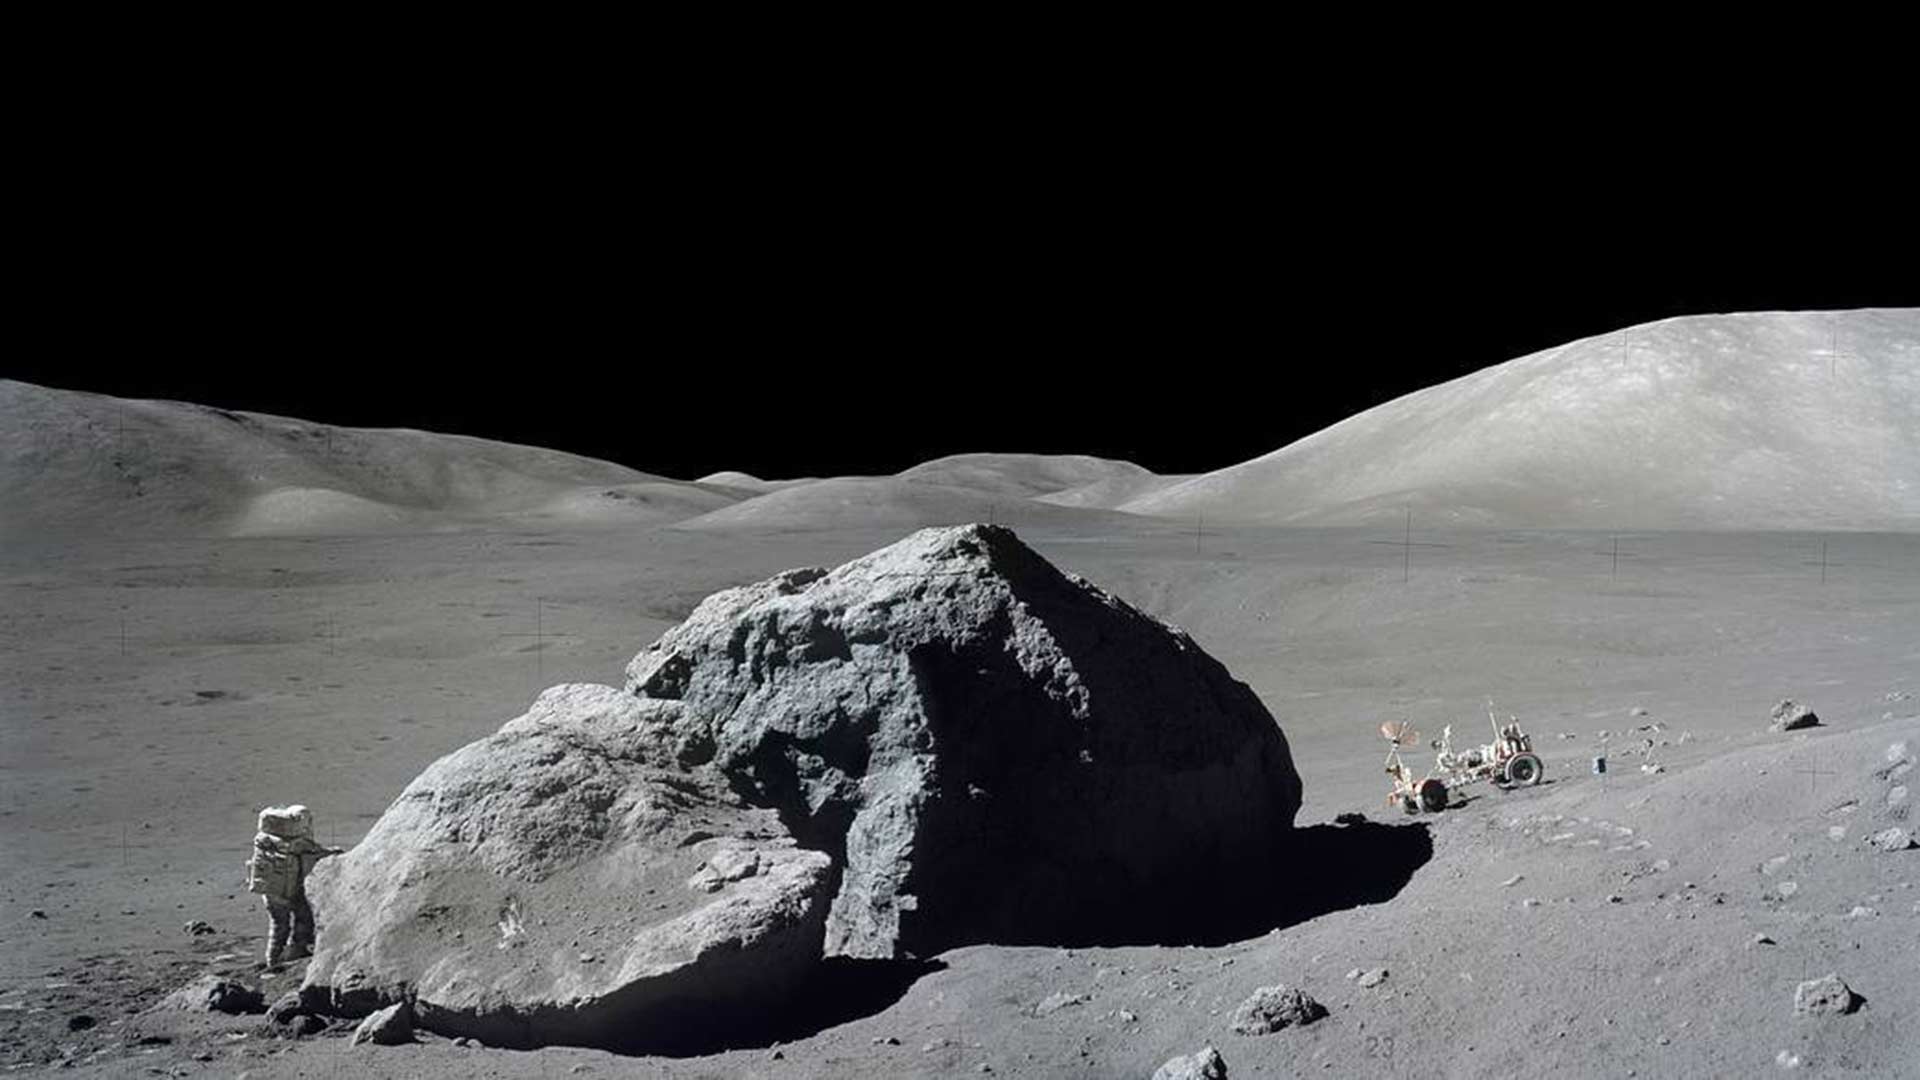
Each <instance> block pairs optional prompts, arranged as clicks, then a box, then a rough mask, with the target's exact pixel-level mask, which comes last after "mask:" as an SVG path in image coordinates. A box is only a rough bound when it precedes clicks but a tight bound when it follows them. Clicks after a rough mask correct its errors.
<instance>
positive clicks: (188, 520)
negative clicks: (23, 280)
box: [0, 380, 744, 536]
mask: <svg viewBox="0 0 1920 1080" xmlns="http://www.w3.org/2000/svg"><path fill="white" fill-rule="evenodd" d="M743 494H744V493H742V492H733V491H728V490H726V489H724V488H720V487H714V486H703V485H698V484H689V483H685V482H681V481H675V480H668V479H664V478H661V477H657V476H650V475H648V474H646V473H641V472H636V471H634V470H632V469H628V468H625V467H623V466H620V465H614V464H611V463H608V462H604V461H596V460H593V459H591V458H584V457H578V456H575V455H573V454H565V453H560V452H558V451H553V450H542V449H538V448H536V447H530V446H516V445H513V444H510V443H501V442H493V441H490V440H487V439H476V438H469V437H466V436H461V435H440V434H434V433H431V432H425V431H412V430H368V429H360V428H340V427H330V426H327V425H324V424H314V423H308V422H306V421H303V420H292V419H287V418H284V417H278V416H266V415H262V414H257V413H244V412H228V411H225V410H222V409H213V408H207V407H205V406H200V405H190V404H185V403H181V402H173V401H132V400H125V399H121V398H114V397H107V396H104V395H100V394H88V393H79V392H74V391H67V390H54V389H48V388H45V387H40V386H34V385H31V384H28V383H21V382H13V381H7V380H0V535H22V534H27V533H34V532H48V533H64V532H75V531H78V532H88V531H94V532H108V533H115V532H117V533H121V534H124V535H130V536H147V535H179V534H199V535H259V534H275V533H315V532H320V533H324V532H358V531H369V530H372V531H386V530H407V529H419V528H435V527H444V526H448V525H459V524H462V523H469V522H475V521H482V520H498V519H501V518H503V517H506V518H514V519H522V520H525V521H528V522H533V523H538V522H565V521H637V522H659V521H675V520H679V519H681V518H686V517H692V516H695V515H698V514H702V513H706V512H707V511H710V510H714V509H717V508H718V507H721V506H725V505H727V504H729V503H731V502H733V501H735V500H737V499H739V498H741V497H742V496H743Z"/></svg>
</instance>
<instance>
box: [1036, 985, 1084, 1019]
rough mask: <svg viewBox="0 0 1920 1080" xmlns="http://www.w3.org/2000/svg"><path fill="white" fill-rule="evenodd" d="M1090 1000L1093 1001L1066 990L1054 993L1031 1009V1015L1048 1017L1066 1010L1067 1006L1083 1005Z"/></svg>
mask: <svg viewBox="0 0 1920 1080" xmlns="http://www.w3.org/2000/svg"><path fill="white" fill-rule="evenodd" d="M1092 1000H1093V999H1092V998H1090V997H1088V996H1087V995H1085V994H1075V993H1070V992H1068V991H1066V990H1061V991H1057V992H1055V993H1052V994H1048V995H1047V996H1046V997H1045V998H1044V999H1042V1000H1041V1002H1040V1003H1039V1004H1038V1005H1035V1006H1034V1007H1033V1015H1035V1016H1049V1015H1052V1014H1053V1013H1057V1012H1059V1011H1060V1010H1061V1009H1064V1008H1067V1007H1068V1006H1072V1005H1085V1004H1086V1003H1087V1002H1089V1001H1092Z"/></svg>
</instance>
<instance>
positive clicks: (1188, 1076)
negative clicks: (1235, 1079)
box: [1153, 1046, 1227, 1080]
mask: <svg viewBox="0 0 1920 1080" xmlns="http://www.w3.org/2000/svg"><path fill="white" fill-rule="evenodd" d="M1153 1080H1227V1062H1226V1059H1224V1058H1222V1057H1221V1056H1220V1051H1218V1050H1215V1049H1214V1048H1213V1047H1211V1046H1209V1047H1205V1048H1203V1049H1201V1050H1200V1051H1198V1052H1197V1053H1192V1054H1188V1055H1186V1056H1185V1057H1176V1058H1168V1059H1167V1063H1166V1064H1165V1065H1162V1066H1160V1067H1159V1068H1158V1069H1155V1070H1154V1071H1153Z"/></svg>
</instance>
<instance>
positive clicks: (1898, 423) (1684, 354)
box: [1118, 308, 1920, 530]
mask: <svg viewBox="0 0 1920 1080" xmlns="http://www.w3.org/2000/svg"><path fill="white" fill-rule="evenodd" d="M1118 508H1119V509H1122V510H1126V511H1129V512H1133V513H1142V514H1154V515H1163V516H1170V517H1181V518H1191V517H1196V516H1204V517H1205V518H1206V519H1207V520H1209V521H1221V522H1228V521H1238V522H1247V523H1260V524H1274V525H1279V524H1301V525H1342V524H1360V523H1365V522H1371V521H1381V520H1386V519H1395V518H1398V517H1399V516H1400V515H1401V514H1402V513H1404V512H1405V511H1407V510H1409V509H1411V510H1412V512H1413V514H1414V517H1415V519H1416V521H1423V522H1427V523H1430V524H1438V525H1453V526H1490V527H1541V528H1551V527H1558V528H1634V529H1862V530H1867V529H1891V530H1911V529H1920V309H1911V308H1903V309H1889V310H1864V311H1845V312H1805V313H1787V312H1766V313H1752V314H1738V315H1701V316H1688V317H1684V318H1676V319H1668V320H1665V321H1663V322H1657V323H1651V324H1648V325H1645V326H1638V327H1633V328H1630V329H1627V330H1623V331H1620V332H1617V333H1613V334H1606V335H1602V336H1600V337H1593V338H1587V339H1584V340H1580V341H1574V342H1570V343H1568V344H1566V345H1562V346H1559V347H1558V348H1553V349H1548V350H1546V351H1544V352H1539V353H1534V354H1533V355H1531V356H1523V357H1520V358H1519V359H1517V360H1510V361H1508V362H1506V363H1504V364H1499V365H1496V366H1494V367H1490V368H1486V369H1485V370H1482V371H1477V372H1475V373H1473V374H1471V375H1468V376H1465V377H1463V378H1459V379H1455V380H1453V381H1451V382H1447V383H1443V384H1441V385H1439V386H1433V387H1429V388H1427V389H1425V390H1421V391H1418V392H1417V393H1413V394H1408V395H1406V396H1405V397H1402V398H1398V399H1396V400H1394V401H1390V402H1387V403H1386V404H1384V405H1380V406H1378V407H1376V408H1373V409H1369V410H1367V411H1366V412H1363V413H1360V414H1359V415H1357V416H1354V417H1351V418H1349V419H1347V420H1344V421H1342V422H1340V423H1338V424H1335V425H1333V426H1332V427H1330V428H1327V429H1326V430H1324V431H1320V432H1317V433H1315V434H1313V435H1310V436H1308V437H1307V438H1304V439H1301V440H1299V441H1298V442H1295V443H1293V444H1291V445H1289V446H1286V447H1284V448H1282V449H1279V450H1276V451H1274V452H1273V453H1271V454H1267V455H1266V456H1264V457H1260V458H1256V459H1254V460H1252V461H1248V462H1244V463H1242V464H1240V465H1235V466H1233V467H1231V468H1227V469H1221V470H1219V471H1217V472H1212V473H1208V474H1206V475H1203V476H1199V477H1195V478H1192V479H1190V480H1186V481H1184V482H1182V483H1178V484H1173V485H1171V486H1168V487H1165V488H1162V489H1159V490H1155V491H1150V492H1148V493H1146V494H1144V495H1142V496H1139V497H1137V498H1133V499H1130V500H1128V501H1125V502H1122V503H1120V504H1119V507H1118Z"/></svg>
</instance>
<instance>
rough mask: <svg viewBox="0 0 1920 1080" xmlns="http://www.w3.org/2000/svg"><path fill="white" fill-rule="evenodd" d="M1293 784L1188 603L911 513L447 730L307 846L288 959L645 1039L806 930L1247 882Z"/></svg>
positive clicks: (483, 1029) (473, 1021) (437, 1017)
mask: <svg viewBox="0 0 1920 1080" xmlns="http://www.w3.org/2000/svg"><path fill="white" fill-rule="evenodd" d="M1300 794H1301V791H1300V780H1299V777H1298V775H1297V774H1296V773H1295V771H1294V768H1293V764H1292V760H1291V757H1290V755H1289V753H1288V749H1287V744H1286V740H1285V739H1284V737H1283V736H1282V735H1281V732H1280V729H1279V727H1278V725H1277V724H1276V723H1275V722H1274V719H1273V717H1272V716H1271V715H1269V714H1268V712H1267V711H1266V709H1265V708H1264V707H1262V706H1261V704H1260V702H1259V700H1258V698H1256V697H1255V695H1254V694H1253V693H1252V691H1251V690H1249V689H1248V688H1247V687H1246V686H1245V685H1243V684H1241V683H1239V682H1237V681H1235V680H1234V679H1233V678H1232V676H1231V675H1229V674H1228V673H1227V671H1226V670H1225V669H1224V668H1223V667H1222V666H1221V665H1220V664H1219V663H1218V662H1216V661H1214V660H1213V659H1212V658H1210V657H1208V656H1207V655H1206V654H1205V653H1204V652H1203V651H1201V649H1200V648H1199V647H1198V646H1197V645H1195V644H1194V643H1193V641H1192V640H1191V639H1190V638H1189V637H1188V636H1187V635H1186V634H1185V633H1183V632H1182V631H1180V630H1178V629H1177V628H1174V627H1171V626H1168V625H1167V624H1165V623H1162V622H1160V621H1158V620H1156V619H1153V618H1151V617H1149V616H1147V615H1145V614H1142V613H1141V612H1139V611H1137V610H1135V609H1133V608H1132V607H1130V606H1128V605H1127V604H1125V603H1124V602H1122V601H1120V600H1119V599H1117V598H1115V597H1114V596H1112V595H1111V594H1109V593H1107V592H1105V591H1103V590H1101V589H1099V588H1098V587H1096V586H1094V585H1091V584H1089V583H1087V582H1086V581H1083V580H1081V579H1079V578H1077V577H1074V576H1072V575H1068V574H1063V573H1061V572H1060V571H1059V570H1057V569H1055V568H1054V567H1053V566H1051V565H1050V564H1048V563H1047V562H1046V561H1045V560H1044V559H1042V558H1040V557H1039V556H1038V555H1037V554H1035V553H1034V552H1033V551H1031V550H1029V549H1028V548H1027V547H1025V546H1024V545H1023V544H1021V543H1020V541H1019V540H1018V539H1017V538H1016V537H1015V536H1014V535H1013V533H1011V532H1010V531H1008V530H1006V529H1002V528H995V527H991V526H981V525H971V526H965V527H960V528H946V529H928V530H923V531H921V532H919V533H916V534H914V535H912V536H910V537H908V538H907V539H905V540H903V541H901V542H900V543H897V544H895V545H893V546H891V547H888V548H885V549H883V550H881V551H878V552H875V553H873V554H871V555H868V556H866V557H864V558H861V559H857V560H854V561H853V562H850V563H847V564H846V565H844V566H841V567H839V568H837V569H834V570H831V571H828V570H817V569H814V570H796V571H789V572H787V573H783V574H780V575H777V576H775V577H773V578H771V579H769V580H767V581H763V582H760V583H758V584H755V585H749V586H746V587H744V588H739V589H732V590H728V591H725V592H721V593H718V594H715V595H714V596H711V597H709V598H708V599H707V600H706V601H704V602H703V603H702V604H701V605H700V606H699V607H698V608H697V609H696V610H695V611H694V612H693V613H692V615H690V616H689V617H688V618H687V620H686V621H685V622H684V623H682V624H681V625H680V626H678V627H675V628H674V629H672V630H670V631H668V632H667V633H666V634H665V635H663V636H662V637H661V638H660V640H658V641H657V642H655V643H654V644H653V645H651V646H649V647H648V648H647V649H645V650H644V651H643V652H641V653H640V654H639V655H638V656H637V657H635V659H634V660H633V662H632V663H631V664H630V665H629V666H628V669H627V681H626V684H625V686H624V687H623V688H621V689H619V690H615V689H612V688H608V687H599V686H563V687H556V688H554V689H552V690H549V691H547V692H546V693H545V694H543V695H542V696H541V698H540V699H539V700H538V701H537V702H536V703H535V705H534V707H533V709H532V711H530V712H529V713H528V714H527V715H526V716H523V717H521V718H519V719H517V720H514V721H512V722H510V723H509V724H507V725H506V726H505V727H503V728H502V729H501V730H500V732H499V733H498V734H496V735H493V736H491V737H489V738H487V739H483V740H481V741H480V742H477V743H474V744H472V745H470V746H468V747H465V748H463V749H462V750H459V751H457V752H455V753H454V754H452V755H450V756H448V757H446V758H444V759H442V760H441V761H439V762H436V763H435V764H434V765H433V766H432V767H430V768H429V769H428V770H427V771H426V772H425V773H423V774H422V775H421V776H420V777H419V778H418V779H417V780H415V781H414V783H413V784H411V785H410V786H409V787H408V788H407V790H406V791H405V792H403V793H402V794H401V796H400V798H399V799H398V800H396V801H395V803H394V804H393V806H392V807H391V808H389V810H388V811H387V813H386V814H385V815H384V816H383V817H382V818H381V820H380V821H379V822H378V823H376V825H375V826H374V828H373V830H372V832H371V833H370V834H369V835H368V837H367V839H366V840H365V841H364V842H363V843H362V844H360V845H359V846H358V847H356V848H355V849H354V850H353V851H352V852H351V853H349V854H348V855H347V856H345V857H343V858H340V859H333V860H328V861H327V862H324V863H322V864H321V867H320V869H318V870H317V871H316V872H315V875H314V878H313V881H312V884H311V886H310V889H311V891H312V892H313V893H314V897H315V903H316V906H317V907H318V909H319V911H320V913H321V918H322V930H321V935H320V941H319V948H318V951H317V954H316V956H315V958H314V960H313V962H312V965H311V966H310V969H309V974H308V985H307V991H306V992H307V995H308V997H309V998H310V999H312V1000H315V1001H319V1002H324V1003H325V1004H327V1005H328V1006H330V1007H331V1008H333V1009H335V1010H336V1011H344V1012H349V1013H360V1014H364V1012H366V1011H370V1010H371V1009H372V1008H373V1007H375V1006H377V1005H380V1004H385V1003H387V1002H390V1001H396V1000H402V999H405V1000H410V1001H412V1002H413V1006H414V1011H415V1014H416V1016H417V1019H418V1022H419V1024H420V1026H422V1027H423V1028H426V1029H428V1030H434V1031H440V1032H443V1033H446V1034H454V1035H473V1036H475V1037H478V1038H481V1039H482V1040H483V1041H485V1042H488V1043H489V1044H493V1045H502V1044H505V1045H515V1044H522V1045H526V1044H537V1043H549V1042H572V1043H591V1044H601V1045H610V1044H618V1045H635V1044H645V1043H646V1042H647V1041H648V1039H649V1038H650V1036H649V1034H648V1033H650V1032H658V1031H664V1030H668V1029H670V1028H672V1027H673V1026H674V1025H676V1024H680V1023H684V1022H686V1020H687V1018H690V1017H702V1018H706V1019H707V1020H708V1021H709V1022H711V1021H712V1020H713V1018H715V1017H725V1016H727V1015H732V1014H735V1013H737V1011H738V1010H743V1009H744V1010H752V1009H763V1008H766V1007H768V1005H767V1003H768V1002H772V1001H777V1000H779V997H780V995H781V994H783V993H786V992H789V991H790V990H791V988H792V987H793V986H795V985H796V984H797V982H798V980H801V979H804V978H805V977H807V972H808V970H809V968H810V967H811V966H812V965H814V964H817V963H818V962H819V961H820V960H821V959H822V958H823V957H839V958H853V959H858V960H886V959H900V958H907V957H925V956H929V955H931V954H933V953H934V952H937V951H940V950H942V949H945V948H948V947H950V946H953V945H957V944H962V943H967V942H980V941H997V942H1043V941H1061V940H1069V939H1074V938H1080V939H1084V938H1086V937H1088V936H1089V935H1092V936H1096V937H1097V936H1098V935H1099V934H1100V933H1102V930H1103V928H1108V927H1111V928H1115V930H1116V932H1117V933H1121V934H1125V933H1126V932H1127V928H1128V927H1135V926H1137V925H1138V921H1139V920H1140V919H1142V918H1143V917H1149V916H1150V913H1152V912H1153V911H1154V910H1155V909H1156V908H1160V909H1162V910H1178V909H1180V908H1181V906H1182V905H1183V904H1191V903H1192V902H1193V900H1194V896H1193V890H1194V888H1195V884H1194V883H1196V882H1202V883H1205V885H1204V888H1203V890H1202V891H1203V892H1204V893H1206V894H1207V895H1209V896H1212V895H1216V894H1218V893H1220V892H1222V891H1231V889H1232V885H1231V883H1233V882H1242V883H1245V887H1246V888H1248V890H1249V891H1252V890H1254V889H1264V888H1266V887H1267V885H1268V883H1269V882H1270V880H1271V879H1270V878H1269V877H1268V875H1267V871H1268V870H1270V869H1271V868H1272V866H1273V865H1274V864H1275V861H1276V859H1277V858H1279V857H1280V856H1281V853H1282V850H1283V848H1282V843H1283V841H1284V840H1285V838H1286V835H1287V833H1288V830H1289V828H1290V826H1291V824H1292V820H1293V816H1294V814H1295V812H1296V811H1297V810H1298V808H1299V805H1300ZM1223 883H1227V884H1223ZM1270 899H1271V898H1270V897H1263V902H1264V901H1266V900H1270Z"/></svg>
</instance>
